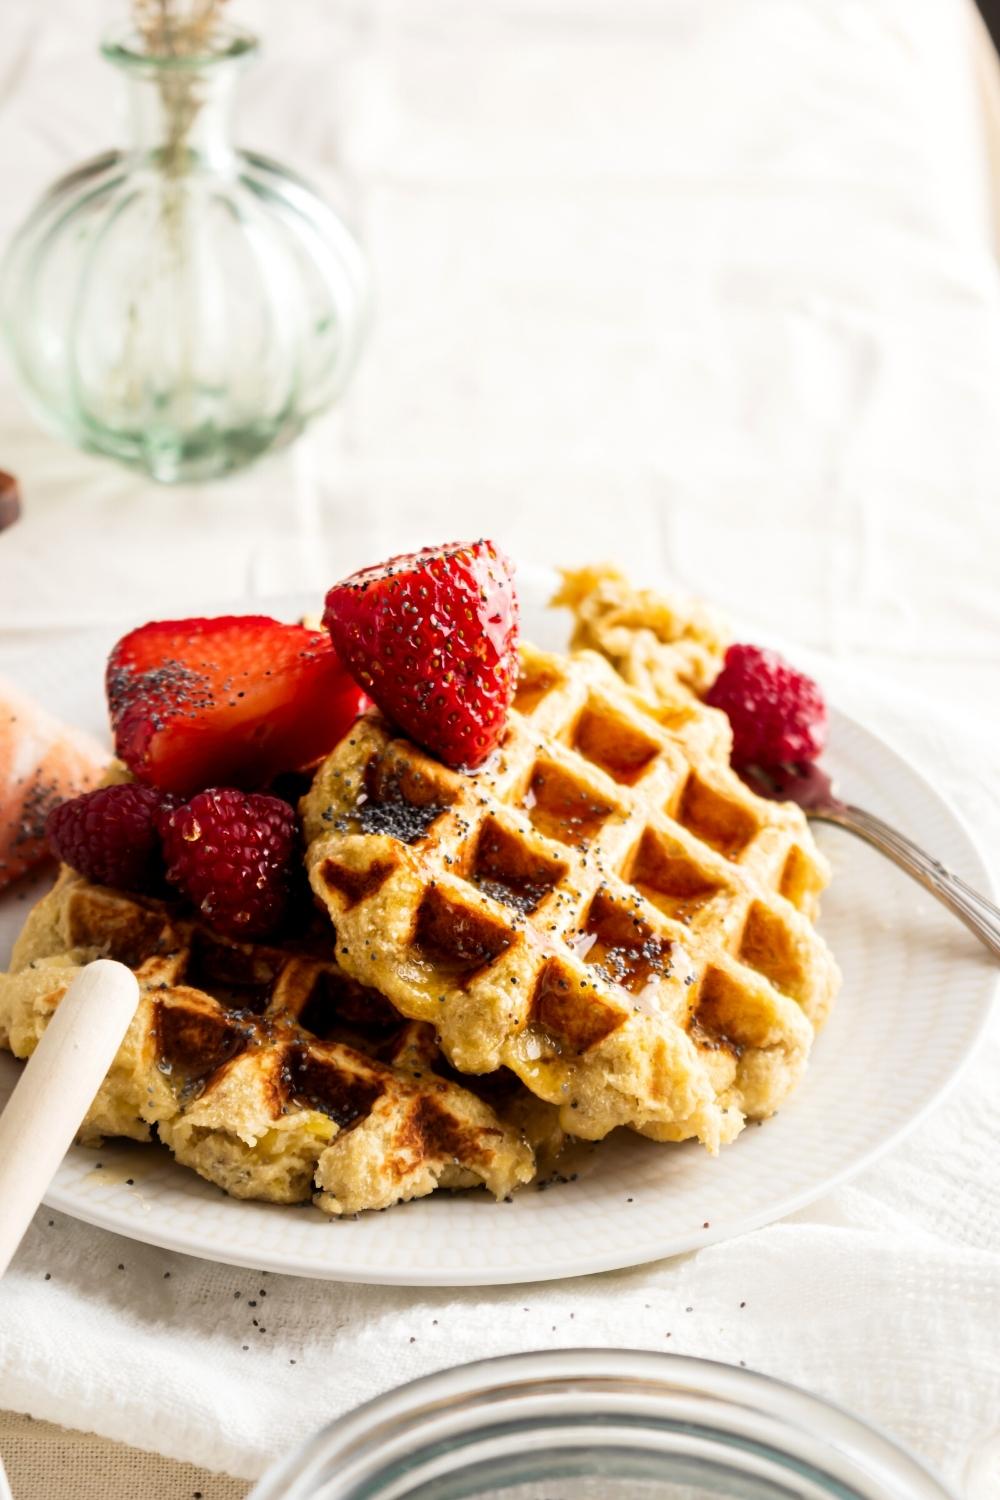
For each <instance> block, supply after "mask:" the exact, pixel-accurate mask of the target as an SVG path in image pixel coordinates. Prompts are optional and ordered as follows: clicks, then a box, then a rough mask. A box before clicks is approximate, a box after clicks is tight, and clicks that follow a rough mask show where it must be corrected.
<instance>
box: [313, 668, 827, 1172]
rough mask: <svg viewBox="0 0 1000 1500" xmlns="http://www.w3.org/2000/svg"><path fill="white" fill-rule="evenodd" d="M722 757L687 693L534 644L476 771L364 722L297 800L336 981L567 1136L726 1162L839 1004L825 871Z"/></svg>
mask: <svg viewBox="0 0 1000 1500" xmlns="http://www.w3.org/2000/svg"><path fill="white" fill-rule="evenodd" d="M729 743H730V742H729V727H728V722H727V720H726V719H725V717H724V716H723V715H722V714H720V713H718V712H716V711H714V710H712V709H709V708H706V707H704V706H703V705H702V704H701V703H700V702H699V701H698V700H697V699H696V698H695V696H694V695H693V693H689V694H687V696H686V698H684V699H683V700H682V699H681V698H678V697H677V696H676V695H675V696H674V699H673V700H672V701H671V702H669V703H666V704H661V705H660V706H659V707H654V706H653V705H652V703H651V702H650V701H649V700H647V699H645V698H643V697H641V696H640V695H639V694H638V693H636V692H634V691H632V690H631V689H630V688H628V687H627V686H626V685H625V684H624V683H623V681H622V679H621V678H620V677H619V676H618V675H617V673H616V672H615V671H614V670H613V669H612V668H611V666H610V665H609V664H608V662H607V661H605V660H604V659H603V658H601V657H599V656H597V655H595V654H594V653H591V652H580V653H578V654H576V655H574V656H572V657H569V658H566V657H560V656H554V655H546V654H543V653H541V652H538V651H536V650H534V649H532V648H531V647H524V648H523V649H522V667H521V676H520V684H519V688H518V692H517V696H516V699H515V704H514V708H513V710H512V712H511V715H510V720H509V724H508V729H507V733H506V737H505V740H504V742H503V745H502V746H501V748H500V750H499V751H498V752H497V754H496V756H495V757H494V759H493V762H492V763H490V764H488V765H487V767H486V768H485V769H484V770H483V771H481V772H479V773H477V774H475V775H470V774H463V773H460V772H455V771H451V770H448V769H447V768H445V767H444V766H442V765H441V764H440V763H439V762H437V761H435V760H432V759H431V758H430V757H428V756H427V755H425V754H423V753H422V752H421V751H420V750H419V749H418V748H417V747H415V746H414V745H413V744H411V743H410V742H409V741H407V740H405V739H399V738H394V737H393V734H392V732H391V730H390V729H389V727H388V726H387V725H386V724H385V723H384V722H383V721H382V720H381V719H379V718H378V717H377V716H375V715H373V716H371V717H367V718H365V719H362V720H360V721H359V722H358V723H357V724H356V725H355V727H354V729H353V730H352V731H351V733H350V734H349V735H348V736H347V737H346V738H345V739H344V740H343V741H342V742H341V744H340V745H339V746H338V747H337V749H336V750H335V751H334V752H333V753H332V754H331V755H330V756H329V757H328V759H327V760H326V762H325V763H324V764H323V766H322V767H321V768H320V770H319V772H318V773H317V776H316V778H315V780H314V782H313V786H312V789H311V791H310V792H309V794H308V795H307V796H306V797H305V798H304V799H303V802H302V804H301V810H302V815H303V819H304V825H305V830H306V837H307V839H308V841H309V849H308V856H307V864H308V868H309V872H310V880H311V882H312V886H313V889H314V891H315V892H316V894H317V895H318V896H319V897H320V898H321V899H322V900H323V901H324V902H325V903H326V905H327V907H328V908H329V911H330V915H331V917H332V919H333V923H334V926H335V929H336V935H337V958H338V961H339V962H340V964H341V965H342V967H343V968H344V970H345V971H346V972H347V973H349V974H350V975H352V976H353V977H354V978H355V979H356V980H357V981H359V982H360V983H363V984H366V985H371V986H374V987H376V988H377V989H379V990H380V991H381V992H382V993H384V994H385V995H386V996H387V997H388V998H389V999H390V1000H391V1001H392V1003H393V1005H394V1006H395V1007H396V1008H397V1009H398V1010H399V1011H400V1012H401V1013H402V1014H404V1015H406V1016H408V1017H410V1018H412V1019H414V1020H420V1021H426V1022H429V1023H430V1024H431V1025H433V1026H434V1028H435V1030H436V1032H437V1036H438V1039H439V1041H440V1043H441V1046H442V1048H443V1050H444V1053H445V1055H446V1057H447V1058H448V1059H449V1060H450V1062H451V1063H452V1064H453V1065H454V1066H455V1067H456V1068H457V1069H458V1070H459V1071H460V1072H462V1073H488V1072H490V1071H491V1070H494V1069H497V1068H500V1067H506V1068H508V1069H510V1070H511V1071H513V1072H514V1073H515V1074H516V1075H517V1076H518V1077H519V1078H520V1079H521V1080H522V1082H523V1083H524V1084H526V1086H527V1087H528V1089H529V1090H531V1092H533V1093H534V1094H536V1095H538V1096H539V1097H540V1098H541V1099H543V1100H546V1101H548V1102H550V1103H552V1104H554V1105H556V1106H557V1107H558V1108H559V1112H560V1119H561V1122H562V1125H563V1127H564V1129H566V1130H567V1131H568V1132H570V1133H572V1134H574V1135H578V1136H583V1137H586V1138H591V1139H598V1138H601V1137H603V1136H604V1135H606V1134H607V1133H608V1132H609V1131H610V1130H612V1129H613V1128H614V1127H616V1126H619V1125H627V1126H631V1127H632V1128H633V1129H635V1130H638V1131H640V1132H642V1133H644V1134H646V1135H650V1136H653V1137H654V1138H656V1139H659V1140H682V1139H685V1138H688V1137H692V1136H695V1137H697V1138H699V1139H700V1140H702V1141H703V1142H704V1143H705V1144H706V1145H707V1146H708V1147H709V1148H710V1149H711V1150H713V1151H714V1150H716V1149H717V1148H718V1146H719V1145H720V1143H722V1142H725V1141H728V1140H731V1139H732V1138H733V1137H734V1136H735V1135H736V1134H737V1133H738V1132H739V1130H740V1129H741V1128H742V1126H743V1124H744V1121H745V1119H746V1118H747V1117H748V1116H751V1117H762V1116H765V1115H767V1114H770V1113H772V1112H773V1111H774V1110H775V1109H776V1108H777V1107H778V1105H779V1104H780V1103H781V1101H782V1100H783V1099H784V1098H785V1097H786V1096H787V1094H788V1092H789V1090H790V1089H791V1088H792V1087H793V1086H794V1084H795V1083H796V1081H797V1080H798V1078H799V1076H800V1075H801V1072H802V1070H803V1067H804V1065H805V1062H806V1058H807V1055H808V1052H809V1048H810V1044H811V1040H812V1037H813V1033H814V1029H815V1028H816V1027H818V1026H819V1025H821V1024H822V1022H823V1020H824V1017H825V1015H826V1012H827V1009H828V1007H829V1004H830V1002H831V999H832V997H833V994H834V991H835V989H836V984H837V970H836V966H835V964H834V962H833V960H832V958H831V956H830V954H829V952H828V951H827V949H826V947H825V945H824V943H823V942H822V940H821V939H820V937H819V936H818V934H817V933H816V932H815V930H814V928H813V926H812V921H811V918H812V917H813V916H814V914H815V909H816V901H817V896H818V894H819V891H820V890H821V889H822V887H823V886H824V885H825V883H826V880H827V870H826V865H825V862H824V860H823V858H822V856H821V855H820V854H819V852H818V850H817V849H816V848H815V845H814V844H813V841H812V837H811V835H810V833H809V830H808V828H807V826H806V822H805V819H804V817H803V815H802V813H801V812H800V810H799V809H798V808H796V807H793V806H791V805H779V804H775V803H770V802H765V801H762V800H761V799H759V798H757V797H755V796H753V795H752V794H751V793H750V792H749V791H748V790H747V788H746V787H745V786H744V785H743V784H742V782H740V781H739V779H738V778H737V777H736V776H735V775H734V773H733V772H732V771H731V770H730V768H729V765H728V750H729Z"/></svg>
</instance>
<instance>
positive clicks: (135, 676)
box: [106, 615, 368, 795]
mask: <svg viewBox="0 0 1000 1500" xmlns="http://www.w3.org/2000/svg"><path fill="white" fill-rule="evenodd" d="M106 686H107V695H108V706H109V709H110V711H111V724H112V727H113V729H114V732H115V748H116V750H117V752H118V754H119V756H120V757H121V759H122V760H123V761H124V762H125V764H126V765H127V766H128V767H129V769H130V770H131V771H132V772H133V774H134V775H135V776H137V777H138V778H139V779H140V780H141V781H145V782H149V783H151V784H152V785H153V786H156V787H160V788H162V789H163V790H164V791H170V792H180V793H183V794H185V795H187V794H188V793H191V792H194V791H198V790H200V789H201V788H203V787H206V786H217V785H219V784H225V785H228V786H237V787H241V788H243V789H253V788H256V787H260V786H264V785H265V784H266V783H267V782H268V781H269V780H270V778H271V777H272V776H274V775H276V774H277V773H278V772H279V771H295V770H299V769H300V768H302V767H303V766H307V765H310V764H311V763H312V762H314V761H316V760H318V759H319V758H320V757H321V756H323V755H325V754H326V752H327V751H328V750H331V749H332V748H333V746H334V745H335V744H336V743H337V741H338V740H339V739H340V738H341V736H342V735H343V734H344V732H345V731H346V730H347V729H348V728H349V727H350V725H351V724H352V723H353V721H354V720H355V719H356V718H357V716H358V714H359V713H362V712H363V711H364V709H365V708H366V707H367V706H368V705H367V701H366V699H365V696H364V694H363V693H362V692H360V691H359V690H358V688H357V686H356V684H355V683H354V682H353V681H352V680H351V678H350V676H349V675H348V674H347V672H346V671H345V670H344V668H343V667H342V666H341V664H340V661H339V660H338V658H337V654H336V652H335V651H334V650H333V648H332V647H331V645H330V641H329V638H328V636H326V635H325V634H324V633H323V632H322V631H314V630H308V629H306V628H305V627H304V626H302V625H282V624H280V623H279V622H278V621H277V620H271V619H268V618H267V616H265V615H224V616H221V617H220V618H219V619H211V620H161V621H155V622H153V623H152V624H149V625H143V626H142V627H141V628H140V629H138V630H133V631H132V632H131V634H129V635H127V636H125V637H124V638H123V639H122V640H120V641H119V642H118V644H117V646H115V648H114V650H113V651H112V653H111V655H110V657H109V658H108V670H107V682H106Z"/></svg>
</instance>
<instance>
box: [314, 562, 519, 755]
mask: <svg viewBox="0 0 1000 1500" xmlns="http://www.w3.org/2000/svg"><path fill="white" fill-rule="evenodd" d="M517 618H518V610H517V595H516V594H515V592H514V569H513V566H512V564H511V563H510V562H509V560H508V559H507V558H506V557H505V556H504V554H503V553H502V552H501V551H500V549H499V547H497V546H495V544H494V543H493V542H487V541H481V542H473V543H470V544H464V543H458V542H456V543H454V544H452V545H449V546H445V547H425V548H424V550H423V551H422V552H414V553H411V554H409V555H407V556H404V557H392V558H390V559H389V561H388V562H385V563H380V564H379V565H378V566H376V567H373V568H364V569H363V570H362V571H361V572H360V573H355V574H353V575H352V576H351V577H350V578H345V579H344V580H343V582H342V583H338V584H335V585H334V587H333V588H332V589H331V590H330V592H329V593H328V594H327V596H326V613H325V614H324V616H323V623H324V625H326V627H327V629H328V630H329V632H330V635H331V637H332V639H333V644H334V646H335V647H336V650H337V655H338V656H339V657H340V659H341V661H342V662H343V663H344V665H345V666H346V667H347V669H348V671H349V672H351V674H352V675H353V677H354V679H355V681H356V682H358V683H359V684H360V686H361V687H362V688H363V689H364V691H365V692H366V693H368V694H369V695H370V697H372V698H374V700H375V702H376V703H377V704H378V706H379V708H380V709H382V711H383V713H385V714H386V715H387V716H388V717H389V718H390V719H393V720H395V722H396V723H397V724H398V725H399V726H400V727H401V728H402V729H403V730H405V731H406V733H407V734H408V735H410V736H411V737H412V738H413V739H414V740H416V741H417V743H418V744H420V745H423V746H424V747H425V748H426V749H428V750H430V751H432V752H433V753H434V754H435V755H437V756H438V757H439V758H440V759H441V760H443V761H444V762H445V763H446V764H447V765H449V766H468V767H473V766H478V765H481V764H482V762H483V761H484V760H485V759H486V757H487V756H488V755H489V753H490V751H491V750H493V749H494V748H495V747H496V746H497V745H498V744H499V742H500V738H501V736H502V735H503V732H504V727H505V725H506V723H507V710H508V708H509V707H510V702H511V699H512V697H513V696H514V687H515V684H516V681H517Z"/></svg>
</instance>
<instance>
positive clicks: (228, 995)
mask: <svg viewBox="0 0 1000 1500" xmlns="http://www.w3.org/2000/svg"><path fill="white" fill-rule="evenodd" d="M322 926H323V928H324V931H323V933H322V937H321V940H319V941H317V940H314V939H313V938H311V937H310V936H309V935H306V936H304V937H303V938H301V939H300V941H299V942H298V943H295V944H292V943H289V944H287V945H284V946H282V947H269V946H267V945H265V944H247V943H235V942H229V941H227V940H226V939H223V938H220V937H219V936H217V935H215V934H213V933H212V932H211V931H210V930H209V929H208V928H206V927H204V926H203V925H202V924H201V923H199V922H197V921H193V920H190V919H185V918H183V917H181V916H178V915H177V912H176V910H175V909H174V908H173V907H172V906H171V905H169V904H167V903H164V902H160V901H154V900H147V899H145V898H141V897H133V896H129V895H125V894H123V893H121V892H118V891H112V890H109V889H107V888H104V887H100V886H95V885H92V884H90V883H89V882H88V881H86V880H85V879H84V878H83V877H82V876H80V875H77V874H75V873H73V872H72V871H69V870H65V869H64V870H63V871H62V873H61V874H60V876H59V879H58V881H57V883H56V885H55V886H54V887H53V889H52V890H51V891H50V892H49V894H48V895H47V896H46V897H45V898H44V899H43V900H42V901H41V902H40V903H39V905H38V906H37V907H36V908H35V909H34V911H33V912H32V913H31V915H30V916H29V918H28V922H27V924H26V926H25V929H24V931H23V933H22V934H21V937H20V938H19V940H18V943H17V946H16V948H15V950H14V956H13V962H12V972H11V973H10V974H4V975H0V1045H4V1046H6V1047H8V1048H9V1049H10V1050H11V1051H13V1052H14V1053H15V1054H16V1055H17V1056H19V1057H26V1056H28V1055H29V1053H30V1052H31V1050H32V1049H33V1047H34V1045H35V1043H36V1041H37V1039H38V1037H39V1036H40V1035H41V1033H42V1031H43V1030H44V1028H45V1026H46V1024H47V1023H48V1020H49V1018H50V1016H51V1015H52V1013H53V1011H54V1010H55V1008H56V1006H58V1004H59V1002H60V1000H61V998H62V996H63V994H64V993H65V991H66V988H67V986H68V984H69V982H70V980H71V979H72V977H73V975H74V973H75V972H76V971H77V969H78V968H79V966H80V965H81V964H83V963H86V962H88V961H89V960H90V959H92V958H95V957H99V956H104V957H112V958H116V959H118V960H120V961H121V962H123V963H125V964H127V965H128V966H129V967H130V968H131V969H132V970H133V971H134V973H135V974H136V977H137V978H138V980H139V984H140V991H141V997H140V1001H139V1007H138V1010H137V1012H136V1016H135V1019H134V1020H133V1022H132V1025H131V1028H130V1030H129V1032H128V1035H127V1037H126V1039H125V1041H124V1043H123V1045H122V1047H121V1049H120V1050H119V1052H118V1055H117V1057H116V1058H115V1061H114V1064H113V1065H112V1068H111V1070H110V1072H109V1073H108V1076H107V1078H106V1079H105V1081H104V1083H103V1085H102V1087H101V1090H100V1093H99V1094H98V1096H97V1098H96V1099H95V1101H94V1104H93V1106H92V1108H91V1110H90V1112H89V1114H88V1116H87V1119H86V1122H85V1124H84V1127H83V1129H82V1131H81V1139H82V1140H83V1141H84V1142H86V1143H91V1144H95V1143H98V1142H99V1141H100V1140H101V1138H103V1137H105V1136H128V1137H131V1138H133V1139H135V1140H149V1139H150V1136H151V1134H152V1133H153V1132H154V1131H155V1132H156V1133H157V1134H158V1135H159V1138H160V1140H162V1141H163V1142H165V1144H166V1145H167V1146H169V1147H170V1149H171V1150H172V1151H173V1153H174V1155H175V1156H176V1158H177V1160H178V1161H180V1162H182V1163H183V1164H185V1165H186V1166H189V1167H193V1168H194V1169H195V1170H196V1171H197V1172H199V1173H200V1174H201V1175H202V1176H203V1177H206V1178H207V1179H208V1180H209V1181H210V1182H214V1183H216V1184H218V1186H220V1187H222V1188H224V1189H225V1190H226V1191H227V1192H228V1193H231V1194H233V1195H235V1196H236V1197H241V1198H263V1199H269V1200H271V1201H274V1202H279V1203H295V1202H300V1201H303V1200H307V1199H308V1198H309V1197H310V1196H312V1197H313V1198H314V1201H315V1202H316V1204H317V1205H318V1207H320V1208H321V1209H323V1210H325V1211H326V1212H327V1213H330V1214H335V1215H336V1214H350V1213H356V1212H358V1211H360V1210H362V1209H369V1208H387V1207H389V1206H390V1205H391V1204H393V1203H397V1202H399V1201H401V1200H405V1199H409V1198H416V1197H421V1196H423V1195H424V1194H426V1193H429V1192H432V1191H433V1190H434V1189H435V1188H437V1187H467V1186H473V1185H476V1184H480V1183H482V1184H485V1186H486V1187H488V1188H489V1189H490V1191H491V1192H493V1193H494V1194H496V1195H497V1196H498V1197H502V1196H504V1195H505V1194H507V1193H508V1192H509V1191H510V1190H511V1189H512V1188H514V1187H516V1186H517V1185H518V1184H519V1183H523V1182H526V1181H528V1180H530V1179H531V1178H532V1177H533V1176H534V1174H535V1156H534V1153H533V1151H532V1148H531V1145H530V1144H529V1143H528V1140H527V1139H526V1135H525V1131H526V1130H530V1131H533V1132H535V1133H536V1136H537V1139H538V1141H539V1144H540V1146H543V1147H544V1148H545V1150H546V1151H551V1150H553V1149H558V1145H559V1144H561V1140H557V1139H556V1135H555V1132H557V1131H558V1126H557V1125H556V1124H555V1122H554V1120H553V1119H552V1118H551V1115H552V1112H551V1111H549V1116H550V1118H549V1119H545V1118H544V1116H543V1115H540V1114H539V1112H538V1111H537V1110H535V1109H534V1108H533V1106H531V1105H528V1106H525V1105H524V1104H523V1103H519V1102H518V1101H517V1099H516V1095H517V1094H518V1093H523V1090H521V1089H520V1087H519V1086H518V1085H517V1084H516V1083H515V1081H514V1080H512V1079H511V1080H509V1084H508V1085H505V1084H503V1083H501V1086H500V1088H499V1090H498V1091H497V1093H496V1096H495V1097H496V1100H497V1102H498V1107H499V1108H507V1109H510V1110H511V1111H512V1112H513V1114H514V1115H515V1116H516V1123H509V1122H508V1121H506V1120H505V1119H502V1118H500V1115H499V1114H498V1113H497V1110H496V1109H494V1108H493V1107H492V1106H491V1104H490V1103H487V1102H485V1101H484V1100H483V1099H480V1098H478V1097H477V1096H476V1095H475V1094H473V1093H471V1092H470V1091H469V1090H468V1089H466V1088H463V1087H461V1086H460V1085H459V1084H458V1083H456V1082H455V1081H454V1079H453V1078H451V1077H443V1076H441V1073H440V1072H439V1071H438V1069H439V1067H440V1066H441V1064H442V1060H441V1058H440V1054H439V1052H438V1049H437V1047H436V1045H435V1043H434V1035H433V1031H432V1030H431V1029H430V1028H429V1027H427V1026H422V1025H418V1024H412V1023H410V1024H404V1023H403V1022H402V1021H401V1018H400V1017H399V1016H398V1015H397V1014H396V1013H395V1012H394V1011H393V1010H392V1007H391V1006H389V1005H388V1004H387V1002H386V1001H385V1000H383V998H382V997H381V996H380V995H377V994H374V993H372V992H371V991H369V990H366V989H365V988H364V987H362V986H361V985H359V984H357V983H356V982H354V981H352V980H351V979H349V978H348V977H347V976H346V975H345V974H344V973H343V972H342V971H341V970H340V969H339V968H338V966H337V964H336V963H335V962H334V961H333V960H332V958H331V953H330V949H331V944H330V939H329V931H328V929H327V928H326V924H325V922H324V923H322ZM511 1085H512V1086H511Z"/></svg>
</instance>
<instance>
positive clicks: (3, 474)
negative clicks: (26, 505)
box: [0, 469, 21, 531]
mask: <svg viewBox="0 0 1000 1500" xmlns="http://www.w3.org/2000/svg"><path fill="white" fill-rule="evenodd" d="M20 514H21V487H20V485H19V484H18V482H17V480H16V479H15V478H14V476H13V474H8V473H7V471H6V470H5V469H0V531H6V530H7V527H8V526H13V524H14V522H15V521H16V520H17V519H18V517H19V516H20Z"/></svg>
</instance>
